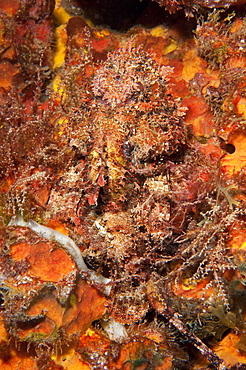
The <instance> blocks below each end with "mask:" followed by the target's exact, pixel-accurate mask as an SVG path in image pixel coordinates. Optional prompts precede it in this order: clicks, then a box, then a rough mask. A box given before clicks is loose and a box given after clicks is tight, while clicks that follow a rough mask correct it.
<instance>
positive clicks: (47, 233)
mask: <svg viewBox="0 0 246 370" xmlns="http://www.w3.org/2000/svg"><path fill="white" fill-rule="evenodd" d="M8 226H21V227H28V228H29V229H31V230H32V231H34V232H35V233H36V234H37V235H39V236H41V237H43V238H45V239H47V240H49V241H51V242H52V241H55V242H57V243H59V244H60V245H61V246H62V247H63V249H65V251H66V252H68V253H69V254H70V256H71V257H72V258H73V260H74V262H75V263H76V265H77V268H78V269H79V270H80V271H81V272H83V271H90V272H91V276H90V278H91V280H92V281H94V282H95V283H97V284H104V285H106V286H105V288H104V293H105V294H106V295H109V294H110V290H111V286H110V285H108V284H109V283H111V279H107V278H105V277H104V276H102V275H100V274H96V272H95V271H93V270H91V269H89V268H88V267H87V266H86V264H85V261H84V259H83V256H82V254H81V251H80V249H79V247H77V245H76V244H75V243H74V241H73V240H72V239H71V238H69V237H68V236H66V235H64V234H62V233H60V232H59V231H57V230H54V229H51V228H50V227H47V226H43V225H39V224H38V223H37V222H35V221H33V220H28V221H24V220H23V218H22V216H14V217H12V218H11V220H10V222H9V224H8Z"/></svg>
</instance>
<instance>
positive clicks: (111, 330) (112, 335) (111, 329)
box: [101, 319, 128, 342]
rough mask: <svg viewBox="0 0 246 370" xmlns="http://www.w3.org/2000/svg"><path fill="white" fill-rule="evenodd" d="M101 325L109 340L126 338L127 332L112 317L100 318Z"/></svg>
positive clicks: (116, 340) (118, 340) (117, 340)
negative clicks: (108, 318) (106, 319)
mask: <svg viewBox="0 0 246 370" xmlns="http://www.w3.org/2000/svg"><path fill="white" fill-rule="evenodd" d="M101 325H102V327H103V329H104V331H105V332H106V333H107V335H108V337H109V339H110V340H114V341H115V342H122V341H123V340H126V339H127V338H128V334H127V331H126V328H125V327H124V325H122V324H121V323H119V322H117V321H115V320H114V319H110V320H108V321H104V320H101Z"/></svg>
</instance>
